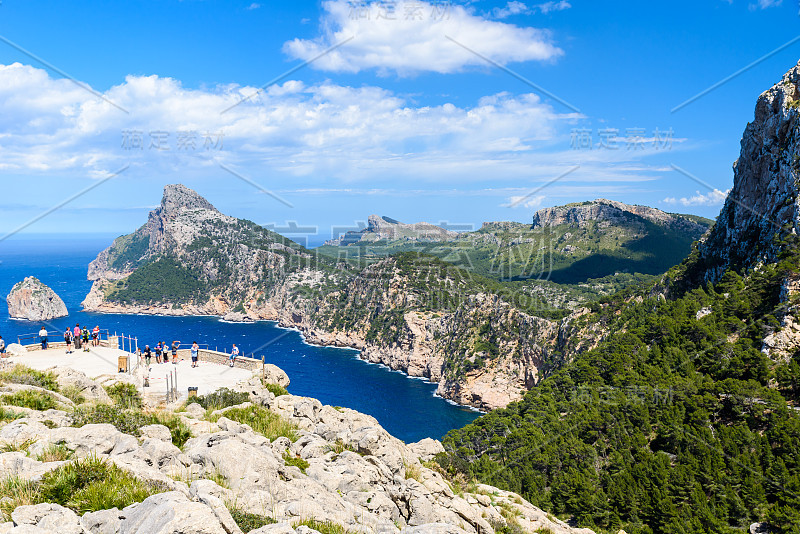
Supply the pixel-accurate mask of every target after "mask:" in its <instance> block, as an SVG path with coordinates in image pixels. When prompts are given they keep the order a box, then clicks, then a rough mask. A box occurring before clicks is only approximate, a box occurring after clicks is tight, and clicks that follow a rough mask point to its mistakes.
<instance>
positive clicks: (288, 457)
mask: <svg viewBox="0 0 800 534" xmlns="http://www.w3.org/2000/svg"><path fill="white" fill-rule="evenodd" d="M283 461H284V462H286V465H293V466H295V467H297V468H298V469H300V471H302V473H303V474H304V475H305V474H306V469H307V468H308V466H309V465H311V464H309V463H308V462H307V461H305V460H304V459H302V458H300V457H299V456H294V455H292V454H290V453H289V452H286V453H285V454H284V455H283Z"/></svg>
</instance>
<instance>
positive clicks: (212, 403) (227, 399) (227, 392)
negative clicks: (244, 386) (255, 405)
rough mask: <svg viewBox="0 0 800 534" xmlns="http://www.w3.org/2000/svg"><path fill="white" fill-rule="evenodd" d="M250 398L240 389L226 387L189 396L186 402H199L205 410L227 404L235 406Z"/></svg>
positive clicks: (219, 408)
mask: <svg viewBox="0 0 800 534" xmlns="http://www.w3.org/2000/svg"><path fill="white" fill-rule="evenodd" d="M249 400H250V395H248V394H247V393H244V392H240V391H233V390H231V389H228V388H220V389H218V390H217V391H213V392H211V393H209V394H207V395H200V396H197V397H191V398H189V400H188V401H186V404H187V405H188V404H193V403H196V404H199V405H200V406H202V407H203V408H205V409H206V410H211V411H212V412H213V411H214V410H221V409H223V408H227V407H229V406H236V405H237V404H242V403H243V402H247V401H249Z"/></svg>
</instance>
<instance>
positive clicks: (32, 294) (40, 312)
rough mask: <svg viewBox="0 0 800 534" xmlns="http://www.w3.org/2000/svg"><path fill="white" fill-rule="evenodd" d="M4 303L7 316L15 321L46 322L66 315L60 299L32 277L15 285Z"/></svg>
mask: <svg viewBox="0 0 800 534" xmlns="http://www.w3.org/2000/svg"><path fill="white" fill-rule="evenodd" d="M6 302H7V303H8V315H9V316H11V317H13V318H15V319H27V320H28V321H46V320H48V319H54V318H56V317H64V316H66V315H67V306H66V305H65V304H64V301H63V300H61V297H59V296H58V295H56V292H55V291H53V290H52V289H50V288H49V287H48V286H46V285H45V284H43V283H42V282H40V281H39V280H38V279H37V278H34V277H33V276H29V277H27V278H25V280H23V281H22V282H19V283H17V284H16V285H15V286H14V287H13V288H12V289H11V292H10V293H9V294H8V296H7V297H6Z"/></svg>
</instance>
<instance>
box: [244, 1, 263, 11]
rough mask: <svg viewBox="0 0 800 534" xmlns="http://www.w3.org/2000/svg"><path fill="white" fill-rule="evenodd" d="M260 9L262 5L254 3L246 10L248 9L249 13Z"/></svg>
mask: <svg viewBox="0 0 800 534" xmlns="http://www.w3.org/2000/svg"><path fill="white" fill-rule="evenodd" d="M260 7H261V4H259V3H257V2H253V3H252V4H250V5H249V6H247V8H246V9H247V10H248V11H252V10H254V9H258V8H260Z"/></svg>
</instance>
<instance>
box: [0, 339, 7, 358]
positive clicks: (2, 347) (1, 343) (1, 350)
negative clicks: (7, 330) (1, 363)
mask: <svg viewBox="0 0 800 534" xmlns="http://www.w3.org/2000/svg"><path fill="white" fill-rule="evenodd" d="M5 353H6V342H5V340H4V339H3V336H0V354H5Z"/></svg>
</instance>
